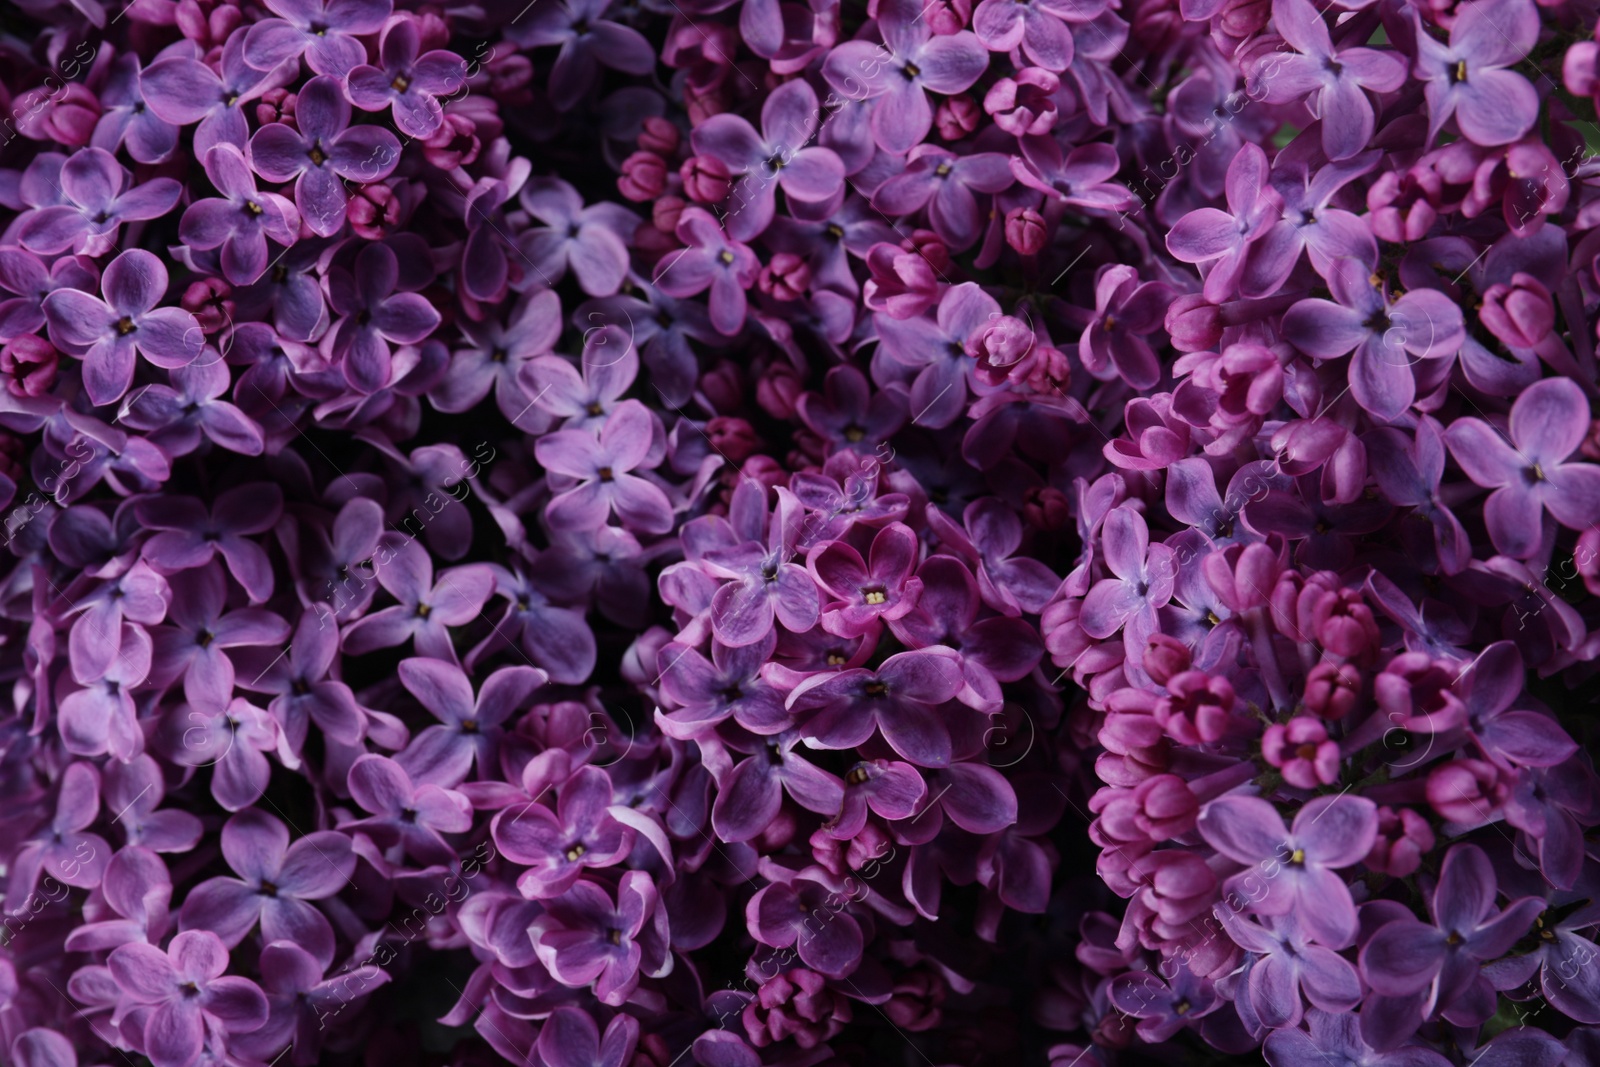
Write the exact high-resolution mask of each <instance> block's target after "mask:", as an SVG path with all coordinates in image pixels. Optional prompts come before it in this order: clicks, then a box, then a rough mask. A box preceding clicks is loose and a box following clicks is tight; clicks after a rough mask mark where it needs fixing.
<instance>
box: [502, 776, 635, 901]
mask: <svg viewBox="0 0 1600 1067" xmlns="http://www.w3.org/2000/svg"><path fill="white" fill-rule="evenodd" d="M611 802H612V786H611V781H610V779H609V777H608V776H607V775H606V773H605V772H604V771H602V770H600V769H599V768H597V767H584V768H581V769H580V770H578V771H577V772H576V773H574V774H573V775H572V777H571V778H569V779H568V780H567V781H566V783H565V784H564V785H562V786H561V787H560V789H559V791H558V792H557V799H556V808H555V810H554V811H552V810H550V809H549V808H548V807H545V806H544V805H542V804H539V803H537V802H536V801H535V802H529V803H526V804H518V805H514V806H513V807H510V808H507V809H505V810H504V811H502V812H500V813H499V814H498V815H496V816H495V817H494V821H493V822H492V823H491V829H492V832H493V834H494V840H495V844H497V845H498V846H499V847H500V851H501V852H503V853H504V854H505V855H506V857H507V858H509V859H511V860H514V861H516V862H517V863H520V864H522V865H523V866H526V867H528V868H529V869H528V870H526V871H524V872H523V873H522V875H521V876H520V877H519V878H518V879H517V888H518V889H520V890H521V891H522V895H523V896H525V897H528V898H530V899H535V900H547V899H549V898H551V897H558V896H560V895H561V894H562V893H565V892H566V891H567V890H568V889H569V888H570V887H571V886H572V885H573V884H574V883H575V882H577V881H578V878H579V876H580V875H581V874H582V873H583V871H584V870H585V869H586V868H590V867H601V868H604V867H609V866H611V865H613V864H615V863H617V862H619V861H620V860H622V859H623V858H624V857H625V856H627V854H628V850H629V848H631V847H632V845H633V831H632V830H631V829H629V828H628V827H627V826H625V825H623V824H622V823H620V822H618V821H617V820H616V818H614V817H613V816H612V815H611V814H610V812H609V810H608V809H609V808H610V807H611ZM508 816H509V817H508Z"/></svg>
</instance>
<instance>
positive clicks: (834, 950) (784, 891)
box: [745, 867, 864, 978]
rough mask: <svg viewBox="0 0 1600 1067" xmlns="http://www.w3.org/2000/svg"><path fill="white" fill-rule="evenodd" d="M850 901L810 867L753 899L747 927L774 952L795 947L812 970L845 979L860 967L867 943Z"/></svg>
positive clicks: (747, 911)
mask: <svg viewBox="0 0 1600 1067" xmlns="http://www.w3.org/2000/svg"><path fill="white" fill-rule="evenodd" d="M830 883H833V884H830ZM849 901H850V896H849V894H848V893H844V892H840V889H839V888H838V887H837V883H835V882H833V879H832V878H831V876H830V875H829V874H828V872H827V871H825V870H823V869H822V868H820V867H808V868H806V869H805V870H803V871H800V872H798V873H797V874H795V875H793V876H792V880H791V881H789V882H787V883H785V882H775V883H773V884H772V885H769V886H766V887H765V888H763V889H761V890H760V891H759V892H757V893H756V895H755V896H753V897H751V898H750V903H749V904H747V905H745V921H746V922H747V923H748V924H749V927H750V933H751V935H752V936H753V937H754V938H755V939H756V940H757V941H760V942H761V943H762V944H764V945H771V946H772V947H773V948H788V947H789V946H791V945H793V946H794V947H795V949H796V951H797V952H798V953H799V955H800V959H801V960H802V961H804V963H805V965H806V966H807V967H810V968H811V969H812V970H814V971H817V972H818V973H820V974H824V975H827V976H828V977H830V978H840V977H843V976H845V975H847V974H849V973H850V972H851V971H853V970H854V969H855V968H856V966H857V965H858V964H859V963H860V961H861V950H862V945H863V943H864V938H863V937H862V933H861V925H860V924H859V923H857V922H856V920H855V919H854V918H853V917H852V916H851V915H850V913H849V911H848V910H846V909H847V907H848V904H849Z"/></svg>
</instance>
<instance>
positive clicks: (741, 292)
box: [654, 207, 759, 336]
mask: <svg viewBox="0 0 1600 1067" xmlns="http://www.w3.org/2000/svg"><path fill="white" fill-rule="evenodd" d="M676 232H677V237H678V240H680V241H682V242H683V243H684V244H685V245H687V246H688V247H686V248H684V249H683V250H682V251H681V252H674V253H671V254H669V255H668V256H667V257H666V258H665V259H663V260H662V261H661V263H660V264H659V265H658V266H657V267H656V272H655V277H654V282H655V284H656V286H657V287H658V288H659V289H660V290H661V291H662V292H663V293H666V294H667V295H668V296H675V297H680V298H682V297H690V296H695V295H697V294H699V293H703V292H705V291H706V290H707V289H710V290H711V299H710V302H709V304H710V311H711V325H712V326H714V327H715V328H716V329H717V331H718V332H719V333H722V334H726V335H729V336H731V335H733V334H736V333H738V332H739V330H740V329H741V328H742V327H743V326H744V318H745V311H746V309H747V307H748V306H749V304H748V300H747V299H746V297H745V290H747V289H749V288H750V286H752V285H754V284H755V280H756V269H757V267H758V266H759V261H758V260H757V259H756V255H755V253H754V252H752V251H751V250H750V249H749V248H748V247H746V246H745V245H743V244H741V243H740V242H738V241H736V240H734V239H732V238H731V237H729V236H728V235H727V234H726V233H724V232H723V230H722V227H721V226H720V225H719V224H718V223H717V220H716V219H714V218H712V217H711V215H710V213H709V212H706V211H703V210H701V209H700V208H696V207H691V208H685V209H684V212H683V214H682V216H680V217H679V220H678V227H677V231H676Z"/></svg>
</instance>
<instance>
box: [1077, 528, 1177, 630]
mask: <svg viewBox="0 0 1600 1067" xmlns="http://www.w3.org/2000/svg"><path fill="white" fill-rule="evenodd" d="M1100 537H1101V552H1102V553H1103V558H1104V559H1105V562H1106V566H1107V567H1109V568H1110V570H1111V573H1112V574H1113V575H1115V577H1112V578H1102V579H1101V580H1100V581H1098V582H1096V583H1095V584H1094V587H1093V588H1091V589H1090V590H1089V595H1088V596H1086V597H1084V600H1083V614H1082V616H1080V618H1079V625H1081V626H1082V627H1083V629H1084V632H1086V633H1087V634H1088V635H1089V636H1090V637H1095V638H1106V637H1110V636H1111V635H1112V634H1114V633H1116V632H1117V631H1118V630H1121V631H1122V639H1123V644H1124V645H1125V646H1126V647H1127V650H1128V658H1129V659H1134V660H1137V659H1138V658H1142V657H1143V656H1144V650H1145V646H1146V645H1147V644H1148V643H1149V641H1150V635H1151V634H1153V633H1155V632H1157V631H1158V630H1159V629H1160V621H1159V619H1158V617H1157V614H1156V613H1157V611H1158V610H1159V609H1160V608H1161V607H1163V606H1164V605H1165V604H1166V603H1167V601H1168V600H1170V599H1171V598H1172V589H1173V585H1174V583H1175V582H1176V580H1177V566H1176V559H1175V557H1174V555H1173V552H1172V549H1171V548H1169V547H1167V546H1166V545H1163V544H1154V545H1152V544H1150V530H1149V527H1148V526H1147V525H1146V523H1145V520H1144V516H1143V515H1141V514H1139V512H1138V511H1136V510H1134V509H1133V508H1130V507H1126V506H1124V507H1120V508H1117V509H1115V510H1114V511H1112V512H1111V513H1110V514H1109V515H1107V516H1106V519H1105V525H1104V527H1103V528H1102V530H1101V535H1100Z"/></svg>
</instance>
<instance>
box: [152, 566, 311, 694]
mask: <svg viewBox="0 0 1600 1067" xmlns="http://www.w3.org/2000/svg"><path fill="white" fill-rule="evenodd" d="M170 584H171V587H172V593H173V596H172V607H171V608H170V609H169V611H168V612H167V619H168V622H169V623H170V624H171V625H168V626H158V627H156V628H155V630H154V632H153V634H152V636H153V637H154V638H155V659H154V661H153V662H152V664H151V671H150V673H151V680H152V681H153V682H155V683H156V684H157V685H171V684H173V683H175V682H177V681H178V680H179V679H181V680H182V682H183V693H184V697H185V698H186V699H187V700H188V701H189V703H191V704H193V705H195V706H196V707H200V708H205V709H206V710H208V711H209V710H215V709H217V708H221V707H223V706H224V705H226V704H227V703H228V701H229V699H230V698H231V697H232V696H233V683H234V666H233V660H232V659H231V658H229V655H228V653H226V652H224V651H223V650H224V649H229V648H245V647H250V646H260V645H271V646H277V645H279V644H280V643H282V642H284V641H286V640H287V639H288V637H289V624H288V623H286V622H284V621H283V619H282V618H281V617H279V616H278V615H276V614H274V613H273V612H270V611H267V610H266V609H264V608H239V609H237V610H234V611H228V612H224V604H225V602H226V598H227V591H228V590H227V579H226V578H225V577H224V575H223V571H222V567H221V565H220V564H219V563H218V561H217V560H215V559H213V560H212V561H211V562H209V563H207V564H205V565H204V566H202V567H197V568H194V569H191V570H186V571H180V572H178V573H177V574H174V575H173V576H172V578H171V581H170Z"/></svg>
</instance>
